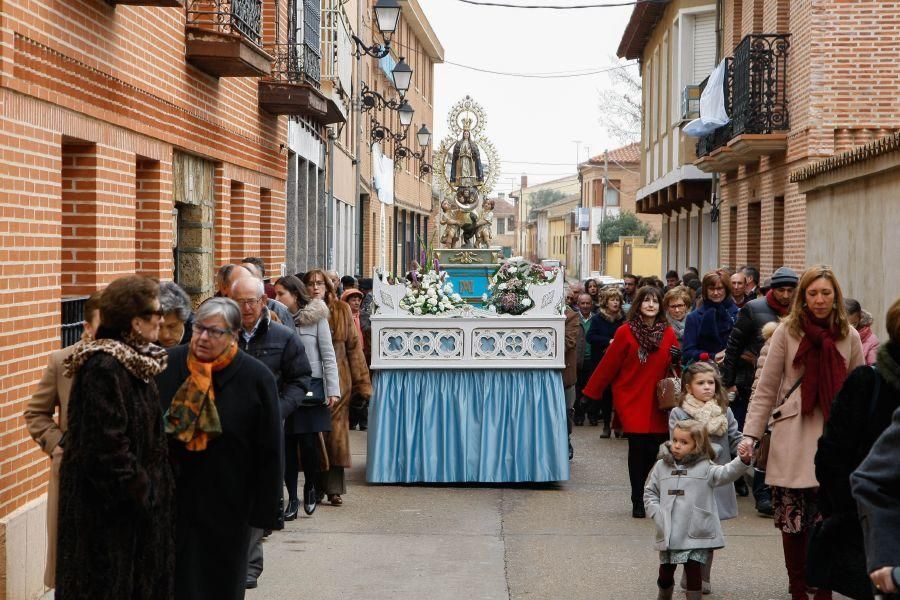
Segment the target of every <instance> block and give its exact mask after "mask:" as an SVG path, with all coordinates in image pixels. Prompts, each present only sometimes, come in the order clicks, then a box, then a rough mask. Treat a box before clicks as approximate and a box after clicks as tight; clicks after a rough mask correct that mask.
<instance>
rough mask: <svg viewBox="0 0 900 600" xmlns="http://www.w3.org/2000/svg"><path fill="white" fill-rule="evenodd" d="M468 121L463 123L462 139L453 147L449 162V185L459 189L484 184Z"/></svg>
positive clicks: (482, 170)
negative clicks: (456, 186) (454, 185)
mask: <svg viewBox="0 0 900 600" xmlns="http://www.w3.org/2000/svg"><path fill="white" fill-rule="evenodd" d="M468 125H469V120H468V119H466V121H465V122H464V126H465V129H463V132H462V139H461V140H459V141H458V142H456V144H454V146H453V153H452V154H451V162H450V183H452V184H456V185H458V186H461V187H474V186H478V185H481V184H482V183H484V169H483V168H482V165H481V153H480V152H479V151H478V145H477V144H476V143H475V142H473V141H472V132H471V131H470V130H469V127H468Z"/></svg>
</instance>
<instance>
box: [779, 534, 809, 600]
mask: <svg viewBox="0 0 900 600" xmlns="http://www.w3.org/2000/svg"><path fill="white" fill-rule="evenodd" d="M781 545H782V547H783V548H784V566H785V568H786V569H787V575H788V591H789V592H790V594H791V600H808V596H807V594H806V591H807V589H806V533H784V532H782V533H781Z"/></svg>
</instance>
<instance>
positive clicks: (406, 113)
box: [397, 100, 415, 127]
mask: <svg viewBox="0 0 900 600" xmlns="http://www.w3.org/2000/svg"><path fill="white" fill-rule="evenodd" d="M413 113H415V111H414V110H413V107H412V106H410V105H409V102H407V101H406V100H404V101H403V104H401V105H400V108H398V109H397V114H398V116H399V117H400V125H402V126H403V127H409V126H410V125H411V124H412V120H413Z"/></svg>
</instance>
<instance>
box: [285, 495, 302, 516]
mask: <svg viewBox="0 0 900 600" xmlns="http://www.w3.org/2000/svg"><path fill="white" fill-rule="evenodd" d="M298 512H300V500H299V499H298V498H292V499H291V500H288V505H287V510H285V511H284V520H285V521H293V520H294V519H296V518H297V513H298Z"/></svg>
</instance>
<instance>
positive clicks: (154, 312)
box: [141, 308, 166, 317]
mask: <svg viewBox="0 0 900 600" xmlns="http://www.w3.org/2000/svg"><path fill="white" fill-rule="evenodd" d="M154 315H156V316H157V317H164V316H166V313H165V311H163V309H162V308H157V309H156V310H145V311H144V312H143V313H141V316H142V317H152V316H154Z"/></svg>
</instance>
